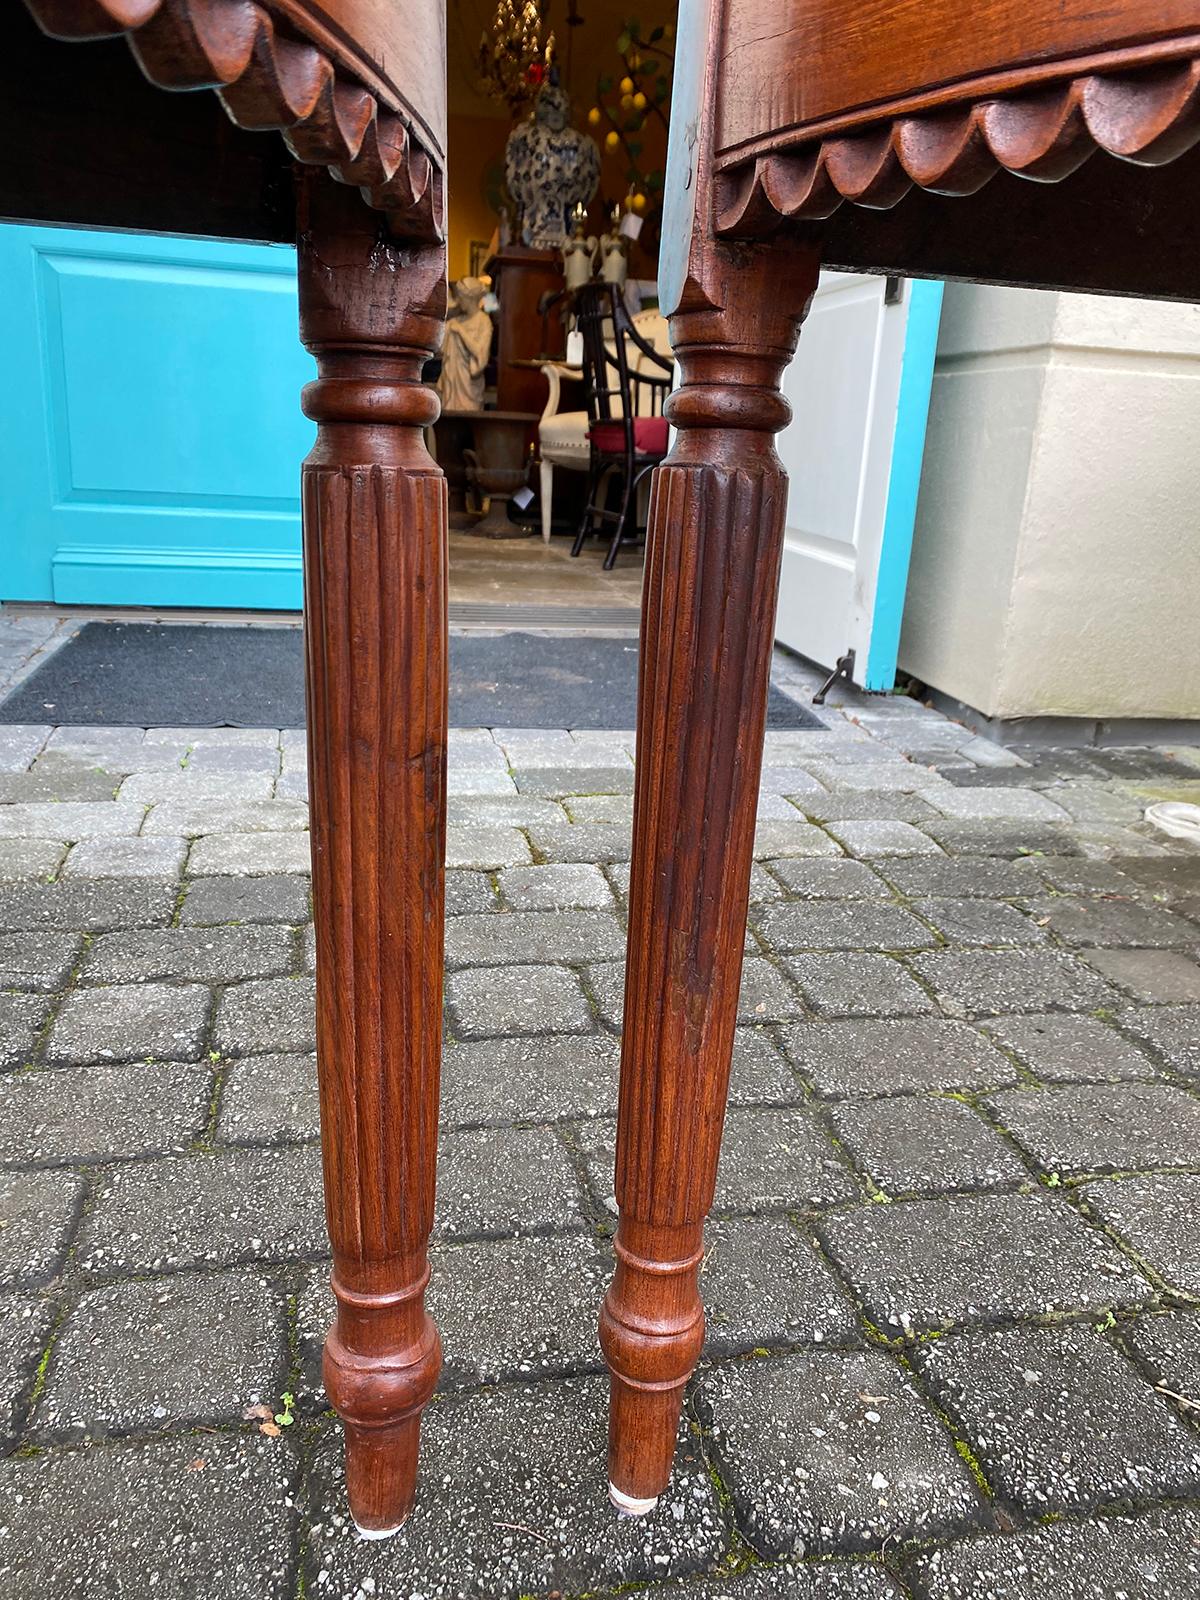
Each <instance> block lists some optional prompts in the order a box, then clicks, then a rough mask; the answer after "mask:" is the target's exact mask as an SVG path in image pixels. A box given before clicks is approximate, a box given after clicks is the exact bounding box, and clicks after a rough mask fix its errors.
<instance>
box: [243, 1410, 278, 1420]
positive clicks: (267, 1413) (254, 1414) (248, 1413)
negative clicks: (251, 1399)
mask: <svg viewBox="0 0 1200 1600" xmlns="http://www.w3.org/2000/svg"><path fill="white" fill-rule="evenodd" d="M272 1415H273V1413H272V1411H271V1408H270V1406H247V1407H246V1409H245V1411H243V1412H242V1421H243V1422H259V1421H262V1422H268V1421H269V1420H270V1418H271V1416H272Z"/></svg>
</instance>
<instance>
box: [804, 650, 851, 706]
mask: <svg viewBox="0 0 1200 1600" xmlns="http://www.w3.org/2000/svg"><path fill="white" fill-rule="evenodd" d="M839 678H845V680H846V682H847V683H852V682H853V681H854V651H853V650H847V651H846V654H845V655H844V656H839V657H838V658H837V666H836V667H834V669H833V671H832V672H831V673H830V674H829V676H828V677H827V678H826V679H825V682H824V683H823V684H822V685H821V687H820V688H819V689H818V690H817V692H816V694H815V695H813V697H812V703H813V705H815V706H823V705H824V704H825V696H826V695H827V694H828V693H829V691H830V689H832V688H833V686H834V684H835V683H836V682H837V681H838V679H839Z"/></svg>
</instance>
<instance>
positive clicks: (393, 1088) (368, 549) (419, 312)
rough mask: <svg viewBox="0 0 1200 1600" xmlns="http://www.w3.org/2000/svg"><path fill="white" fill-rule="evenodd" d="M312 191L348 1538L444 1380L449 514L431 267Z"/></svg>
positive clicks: (321, 181)
mask: <svg viewBox="0 0 1200 1600" xmlns="http://www.w3.org/2000/svg"><path fill="white" fill-rule="evenodd" d="M386 230H387V223H386V221H385V220H384V219H383V218H381V217H379V216H378V215H376V214H374V213H372V212H370V211H368V210H367V208H366V207H365V206H364V205H363V203H362V200H361V199H360V197H359V195H358V194H357V192H356V191H355V190H353V189H347V188H344V187H342V186H341V185H339V184H335V183H333V181H332V180H331V179H330V178H328V177H327V176H325V175H324V174H319V175H309V176H307V177H306V182H305V192H304V197H303V199H302V202H301V216H300V317H301V331H302V336H303V339H304V342H305V344H306V345H307V346H308V348H309V349H310V350H311V351H312V352H313V353H314V355H315V356H316V357H317V362H318V370H319V373H320V376H319V377H318V378H317V380H316V382H314V383H312V384H310V385H309V386H308V387H307V388H306V389H305V391H304V410H305V412H306V413H307V415H308V416H310V417H312V418H314V419H315V420H316V421H317V422H318V423H319V424H320V427H319V431H318V435H317V441H316V444H315V445H314V447H313V451H312V454H311V455H310V456H309V457H308V460H307V461H306V462H305V466H304V540H305V549H304V583H305V599H304V607H305V620H306V624H307V650H308V747H309V770H310V783H311V805H312V847H313V903H314V916H315V920H316V936H317V1055H318V1067H319V1073H320V1086H321V1135H322V1149H323V1153H324V1164H325V1204H326V1212H327V1216H328V1222H329V1236H330V1239H331V1241H332V1244H333V1287H334V1292H335V1294H336V1297H337V1302H338V1312H337V1323H336V1325H335V1327H334V1329H333V1331H332V1332H331V1334H330V1335H329V1339H328V1341H327V1342H326V1346H325V1385H326V1388H327V1390H328V1392H329V1396H330V1399H331V1400H332V1401H333V1404H334V1405H335V1406H336V1407H337V1410H338V1411H339V1413H340V1414H341V1416H342V1418H343V1420H344V1422H345V1426H346V1482H347V1489H348V1492H349V1498H350V1508H351V1511H352V1512H353V1515H354V1518H355V1521H356V1522H357V1523H358V1525H359V1527H360V1529H361V1530H362V1531H363V1532H364V1533H367V1534H370V1535H373V1536H375V1537H383V1536H385V1535H386V1534H388V1533H391V1532H394V1531H395V1530H396V1528H398V1527H399V1526H400V1524H401V1523H402V1522H403V1521H404V1518H405V1517H406V1516H407V1515H408V1512H409V1510H410V1509H411V1507H412V1503H413V1495H414V1493H415V1485H416V1471H417V1443H418V1435H419V1431H420V1424H421V1411H422V1409H423V1407H424V1406H425V1403H426V1402H427V1401H428V1399H429V1397H430V1395H431V1394H432V1392H433V1389H434V1386H435V1384H436V1382H437V1377H438V1372H439V1370H440V1366H441V1346H440V1342H439V1339H438V1334H437V1329H436V1328H435V1327H434V1325H433V1322H432V1321H431V1320H430V1318H429V1317H428V1315H427V1314H426V1312H425V1304H424V1294H425V1285H426V1282H427V1280H428V1277H429V1268H428V1263H427V1259H426V1243H427V1240H428V1238H429V1230H430V1227H431V1225H432V1221H433V1200H434V1163H435V1154H436V1141H437V1107H438V1074H439V1068H440V1062H441V1007H442V947H443V930H442V910H443V891H444V884H443V861H444V854H445V851H444V845H445V789H446V781H445V774H446V718H447V705H446V650H447V644H446V492H445V483H444V480H443V478H442V475H441V473H440V472H439V471H438V469H437V467H436V466H435V465H434V463H433V462H432V460H431V459H430V457H429V456H428V454H427V453H426V450H425V445H424V439H423V434H422V429H423V427H424V425H425V424H426V423H429V422H431V421H432V420H433V419H434V418H435V417H436V416H437V411H438V403H437V399H436V397H435V395H434V394H433V392H432V391H431V390H429V389H427V388H425V387H423V386H422V384H421V381H420V379H421V365H422V363H423V362H424V361H425V360H427V359H428V357H429V355H430V354H431V352H432V351H434V350H435V349H436V348H437V346H438V344H439V343H440V339H441V323H442V318H443V316H444V313H445V257H444V251H443V250H441V249H423V250H406V249H402V248H401V247H399V246H398V245H397V244H395V243H393V242H392V241H391V240H390V239H389V238H388V236H387V231H386Z"/></svg>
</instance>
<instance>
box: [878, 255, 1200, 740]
mask: <svg viewBox="0 0 1200 1600" xmlns="http://www.w3.org/2000/svg"><path fill="white" fill-rule="evenodd" d="M1198 446H1200V308H1197V307H1193V306H1181V305H1173V304H1162V303H1155V302H1146V301H1134V300H1117V299H1101V298H1099V297H1093V296H1085V295H1065V294H1048V293H1038V292H1033V291H1029V290H1021V289H989V288H977V287H974V286H968V285H954V284H951V285H948V286H947V288H946V298H945V306H944V311H943V318H942V330H941V336H940V339H939V344H938V360H937V368H936V375H935V378H934V386H933V396H932V400H931V405H930V417H929V431H928V437H927V443H926V452H925V463H924V469H923V473H922V479H921V494H920V501H919V504H918V509H917V524H916V530H915V535H914V542H913V560H912V566H911V570H910V575H909V584H908V596H907V601H906V606H905V615H904V629H903V634H902V637H901V644H900V664H901V667H902V668H903V669H904V670H906V671H908V672H910V673H912V674H914V675H915V676H917V677H919V678H921V679H923V680H924V681H925V682H926V683H929V684H931V685H932V686H933V687H935V688H938V689H941V690H942V691H943V692H944V693H946V694H949V695H952V696H954V697H955V698H956V699H959V700H962V701H965V702H966V703H967V704H968V705H971V706H974V707H976V708H977V709H978V710H979V711H982V712H983V713H985V714H986V715H987V716H992V717H1030V716H1055V715H1057V716H1077V717H1099V718H1118V717H1120V718H1128V717H1172V718H1173V717H1200V448H1198Z"/></svg>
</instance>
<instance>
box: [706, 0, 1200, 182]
mask: <svg viewBox="0 0 1200 1600" xmlns="http://www.w3.org/2000/svg"><path fill="white" fill-rule="evenodd" d="M1197 34H1200V0H1122V3H1121V4H1119V5H1107V6H1097V5H1096V4H1095V0H984V3H980V4H974V5H965V4H964V3H963V0H854V3H853V4H849V3H847V0H772V3H771V4H769V5H767V4H764V3H763V0H725V11H724V26H723V31H722V38H721V45H720V59H721V74H720V85H719V91H718V92H719V96H720V110H719V123H718V129H717V150H718V152H719V154H720V156H721V164H724V162H725V161H726V160H728V159H730V158H731V157H732V156H733V155H745V154H747V153H748V152H749V151H751V150H753V149H755V148H756V147H759V146H766V145H769V144H773V143H777V142H779V140H780V138H781V136H785V135H786V136H787V138H788V139H789V140H792V139H801V138H812V137H815V136H817V135H818V134H822V133H825V132H829V131H832V130H833V129H835V128H842V127H847V126H851V125H855V124H858V125H861V124H862V123H864V122H866V121H869V120H877V119H878V118H879V117H881V116H885V115H886V116H892V115H898V114H906V115H909V114H912V113H913V112H914V111H917V110H920V109H925V108H929V107H933V106H937V105H944V104H947V103H949V102H950V101H952V100H956V99H958V100H961V99H974V98H980V97H982V96H988V95H992V94H996V93H999V92H1002V91H1005V90H1012V89H1019V88H1028V87H1030V86H1032V85H1034V84H1036V83H1038V82H1041V81H1045V80H1046V79H1047V78H1049V77H1055V76H1062V75H1064V74H1066V75H1077V74H1078V73H1079V72H1080V71H1083V70H1094V69H1096V68H1099V67H1101V66H1103V67H1105V68H1106V69H1113V68H1118V67H1122V66H1125V67H1127V66H1129V65H1130V64H1131V63H1132V62H1135V61H1140V62H1146V61H1151V60H1155V59H1163V58H1166V57H1170V56H1177V55H1185V54H1189V53H1191V45H1193V44H1194V42H1195V39H1194V36H1195V35H1197ZM1189 35H1191V36H1193V38H1192V40H1191V44H1189V42H1188V40H1187V36H1189ZM1067 63H1071V64H1070V65H1067Z"/></svg>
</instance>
